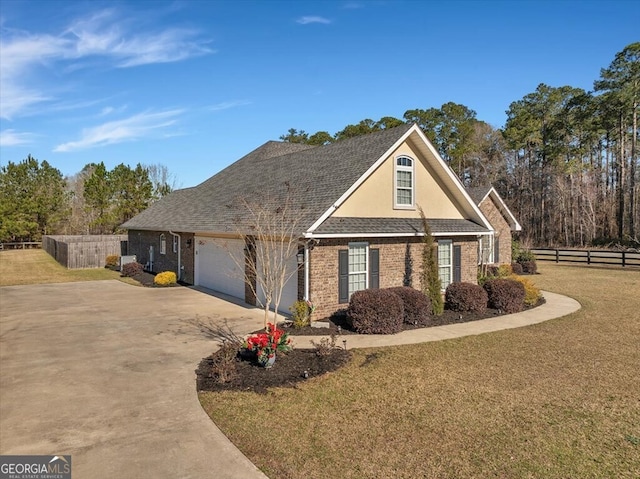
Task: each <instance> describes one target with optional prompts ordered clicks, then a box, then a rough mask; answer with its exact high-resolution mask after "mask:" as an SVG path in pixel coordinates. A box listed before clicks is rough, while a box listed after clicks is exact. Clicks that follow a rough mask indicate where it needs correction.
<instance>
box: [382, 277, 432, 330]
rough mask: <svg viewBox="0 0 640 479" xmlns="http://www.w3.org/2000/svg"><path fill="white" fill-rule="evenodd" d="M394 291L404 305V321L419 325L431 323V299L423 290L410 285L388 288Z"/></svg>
mask: <svg viewBox="0 0 640 479" xmlns="http://www.w3.org/2000/svg"><path fill="white" fill-rule="evenodd" d="M387 289H388V290H389V291H391V292H392V293H395V294H397V295H398V296H399V297H400V299H401V300H402V306H404V319H403V321H404V323H405V324H413V325H419V326H426V325H428V324H429V320H430V316H431V314H430V313H431V301H430V300H429V298H428V297H427V296H425V294H424V293H423V292H422V291H418V290H417V289H413V288H410V287H408V286H398V287H396V288H387Z"/></svg>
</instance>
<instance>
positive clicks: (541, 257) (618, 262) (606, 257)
mask: <svg viewBox="0 0 640 479" xmlns="http://www.w3.org/2000/svg"><path fill="white" fill-rule="evenodd" d="M531 252H532V253H533V254H535V255H536V259H537V260H538V261H555V262H556V263H581V264H589V265H591V264H593V265H609V266H623V267H626V266H640V252H634V251H607V250H584V249H553V248H536V249H532V250H531Z"/></svg>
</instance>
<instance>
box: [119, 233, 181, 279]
mask: <svg viewBox="0 0 640 479" xmlns="http://www.w3.org/2000/svg"><path fill="white" fill-rule="evenodd" d="M162 233H164V236H165V240H166V245H167V247H166V254H160V235H161V234H162ZM179 234H180V238H181V240H180V260H181V263H182V281H183V282H185V283H187V284H193V273H194V244H193V242H194V237H193V234H192V233H179ZM150 246H153V266H152V268H151V271H152V272H154V273H161V272H162V271H173V272H174V273H176V274H178V253H177V252H176V253H174V252H173V236H172V235H171V234H170V233H169V232H168V231H140V230H131V231H129V254H135V255H136V259H137V260H138V263H142V264H143V265H145V266H146V265H147V263H148V262H149V247H150Z"/></svg>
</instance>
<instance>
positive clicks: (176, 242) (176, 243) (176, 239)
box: [173, 236, 178, 253]
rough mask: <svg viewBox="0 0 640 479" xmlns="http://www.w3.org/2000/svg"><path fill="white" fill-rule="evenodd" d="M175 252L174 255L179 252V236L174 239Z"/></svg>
mask: <svg viewBox="0 0 640 479" xmlns="http://www.w3.org/2000/svg"><path fill="white" fill-rule="evenodd" d="M173 252H174V253H177V252H178V237H177V236H174V237H173Z"/></svg>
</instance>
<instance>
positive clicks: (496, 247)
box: [493, 238, 500, 263]
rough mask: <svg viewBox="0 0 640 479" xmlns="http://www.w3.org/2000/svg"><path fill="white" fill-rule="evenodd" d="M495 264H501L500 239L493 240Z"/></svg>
mask: <svg viewBox="0 0 640 479" xmlns="http://www.w3.org/2000/svg"><path fill="white" fill-rule="evenodd" d="M493 262H494V263H499V262H500V238H494V239H493Z"/></svg>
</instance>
